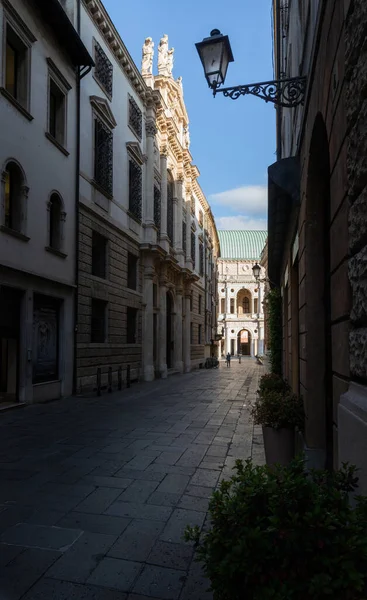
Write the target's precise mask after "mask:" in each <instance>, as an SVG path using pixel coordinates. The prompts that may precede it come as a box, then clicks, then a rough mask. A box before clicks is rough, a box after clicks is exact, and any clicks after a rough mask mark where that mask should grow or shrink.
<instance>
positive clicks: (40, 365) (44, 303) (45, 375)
mask: <svg viewBox="0 0 367 600" xmlns="http://www.w3.org/2000/svg"><path fill="white" fill-rule="evenodd" d="M59 313H60V302H59V301H58V300H56V299H54V298H50V297H47V296H41V295H38V294H35V295H34V302H33V353H32V357H33V383H42V382H46V381H55V380H57V379H58V377H59Z"/></svg>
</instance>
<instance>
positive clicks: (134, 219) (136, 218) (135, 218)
mask: <svg viewBox="0 0 367 600" xmlns="http://www.w3.org/2000/svg"><path fill="white" fill-rule="evenodd" d="M127 214H128V215H129V217H130V218H131V219H133V221H135V222H136V223H138V225H141V219H139V217H137V216H136V215H134V213H132V212H131V211H130V210H128V211H127Z"/></svg>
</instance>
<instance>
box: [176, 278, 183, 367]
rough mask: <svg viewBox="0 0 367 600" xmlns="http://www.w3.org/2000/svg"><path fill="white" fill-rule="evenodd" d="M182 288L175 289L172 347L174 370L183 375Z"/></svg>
mask: <svg viewBox="0 0 367 600" xmlns="http://www.w3.org/2000/svg"><path fill="white" fill-rule="evenodd" d="M182 295H183V290H182V288H177V289H176V298H175V320H174V330H175V338H174V339H175V345H174V363H175V369H177V370H178V371H180V373H183V370H184V363H183V360H182V344H183V340H182Z"/></svg>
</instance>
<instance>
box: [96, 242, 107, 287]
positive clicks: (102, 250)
mask: <svg viewBox="0 0 367 600" xmlns="http://www.w3.org/2000/svg"><path fill="white" fill-rule="evenodd" d="M106 259H107V238H105V237H104V236H103V235H100V234H99V233H97V232H96V231H92V275H95V276H96V277H101V278H102V279H106V262H107V261H106Z"/></svg>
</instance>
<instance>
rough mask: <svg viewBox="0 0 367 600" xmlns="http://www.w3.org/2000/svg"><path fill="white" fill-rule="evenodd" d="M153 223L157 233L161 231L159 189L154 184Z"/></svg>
mask: <svg viewBox="0 0 367 600" xmlns="http://www.w3.org/2000/svg"><path fill="white" fill-rule="evenodd" d="M154 224H155V226H156V228H157V229H158V235H159V234H160V231H161V190H160V188H159V187H158V186H157V185H155V186H154Z"/></svg>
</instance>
